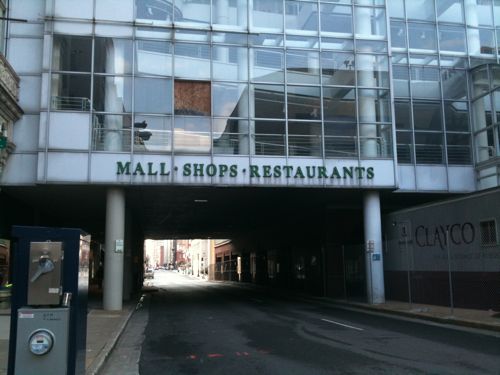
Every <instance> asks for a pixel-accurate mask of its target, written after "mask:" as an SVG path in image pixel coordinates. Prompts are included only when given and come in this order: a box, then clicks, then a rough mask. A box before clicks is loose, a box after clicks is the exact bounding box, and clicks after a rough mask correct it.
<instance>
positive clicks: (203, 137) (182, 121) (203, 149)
mask: <svg viewBox="0 0 500 375" xmlns="http://www.w3.org/2000/svg"><path fill="white" fill-rule="evenodd" d="M210 149H211V138H210V118H208V117H188V116H176V117H175V122H174V150H175V151H176V152H189V153H198V154H200V153H203V154H206V153H210Z"/></svg>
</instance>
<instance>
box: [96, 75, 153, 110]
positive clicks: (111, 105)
mask: <svg viewBox="0 0 500 375" xmlns="http://www.w3.org/2000/svg"><path fill="white" fill-rule="evenodd" d="M135 90H136V92H137V86H136V89H135ZM148 94H150V93H149V92H148ZM94 110H96V111H104V112H113V113H121V112H132V78H127V77H116V76H95V77H94Z"/></svg>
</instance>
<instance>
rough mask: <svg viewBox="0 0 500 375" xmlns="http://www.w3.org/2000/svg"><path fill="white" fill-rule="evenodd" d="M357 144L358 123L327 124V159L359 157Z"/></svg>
mask: <svg viewBox="0 0 500 375" xmlns="http://www.w3.org/2000/svg"><path fill="white" fill-rule="evenodd" d="M357 144H358V142H357V126H356V123H349V122H325V157H327V158H354V157H357V156H358V146H357Z"/></svg>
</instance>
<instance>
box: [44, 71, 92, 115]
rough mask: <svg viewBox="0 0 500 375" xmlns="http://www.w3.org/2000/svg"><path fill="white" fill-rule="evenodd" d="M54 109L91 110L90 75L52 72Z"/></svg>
mask: <svg viewBox="0 0 500 375" xmlns="http://www.w3.org/2000/svg"><path fill="white" fill-rule="evenodd" d="M51 102H52V105H51V107H52V109H54V110H65V111H90V109H91V105H90V75H70V74H52V100H51Z"/></svg>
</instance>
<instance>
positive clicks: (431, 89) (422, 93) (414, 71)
mask: <svg viewBox="0 0 500 375" xmlns="http://www.w3.org/2000/svg"><path fill="white" fill-rule="evenodd" d="M410 73H411V92H412V94H413V97H415V98H428V99H439V98H440V97H441V90H440V87H439V81H440V77H439V69H438V68H434V67H428V66H412V67H411V68H410Z"/></svg>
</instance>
